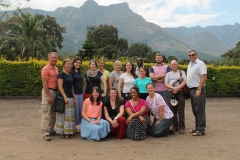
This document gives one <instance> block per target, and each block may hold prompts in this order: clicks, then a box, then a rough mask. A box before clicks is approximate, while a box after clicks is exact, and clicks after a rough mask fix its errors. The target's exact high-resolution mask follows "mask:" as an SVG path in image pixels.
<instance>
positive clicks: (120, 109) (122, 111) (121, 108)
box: [115, 105, 124, 119]
mask: <svg viewBox="0 0 240 160" xmlns="http://www.w3.org/2000/svg"><path fill="white" fill-rule="evenodd" d="M123 114H124V106H123V105H121V106H120V108H119V113H118V114H117V116H116V117H115V118H116V119H118V118H119V117H121V116H123Z"/></svg>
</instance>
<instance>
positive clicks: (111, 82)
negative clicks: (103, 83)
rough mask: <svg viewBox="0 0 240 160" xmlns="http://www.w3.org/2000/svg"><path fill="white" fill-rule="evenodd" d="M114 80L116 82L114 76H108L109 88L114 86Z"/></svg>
mask: <svg viewBox="0 0 240 160" xmlns="http://www.w3.org/2000/svg"><path fill="white" fill-rule="evenodd" d="M113 82H114V78H112V77H109V78H108V86H109V89H111V88H112V87H113Z"/></svg>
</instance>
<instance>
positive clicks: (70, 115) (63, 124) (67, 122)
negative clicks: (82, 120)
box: [56, 98, 76, 134]
mask: <svg viewBox="0 0 240 160" xmlns="http://www.w3.org/2000/svg"><path fill="white" fill-rule="evenodd" d="M68 100H69V103H68V104H65V112H64V113H58V114H57V122H56V123H57V126H56V132H57V133H58V134H61V133H64V134H73V133H74V131H75V128H76V125H75V118H74V101H73V98H68Z"/></svg>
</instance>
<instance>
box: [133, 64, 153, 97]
mask: <svg viewBox="0 0 240 160" xmlns="http://www.w3.org/2000/svg"><path fill="white" fill-rule="evenodd" d="M139 73H140V76H139V78H137V79H136V80H135V82H134V84H135V85H136V86H137V87H138V88H139V92H140V93H139V98H142V99H145V100H146V98H147V96H148V92H147V89H146V86H147V84H148V83H152V80H151V78H149V77H146V69H145V68H144V67H139Z"/></svg>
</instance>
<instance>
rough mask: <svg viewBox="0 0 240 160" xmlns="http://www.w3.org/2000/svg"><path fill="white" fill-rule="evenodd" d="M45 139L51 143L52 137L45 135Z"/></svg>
mask: <svg viewBox="0 0 240 160" xmlns="http://www.w3.org/2000/svg"><path fill="white" fill-rule="evenodd" d="M43 139H44V140H45V141H51V137H50V136H49V135H44V136H43Z"/></svg>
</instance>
